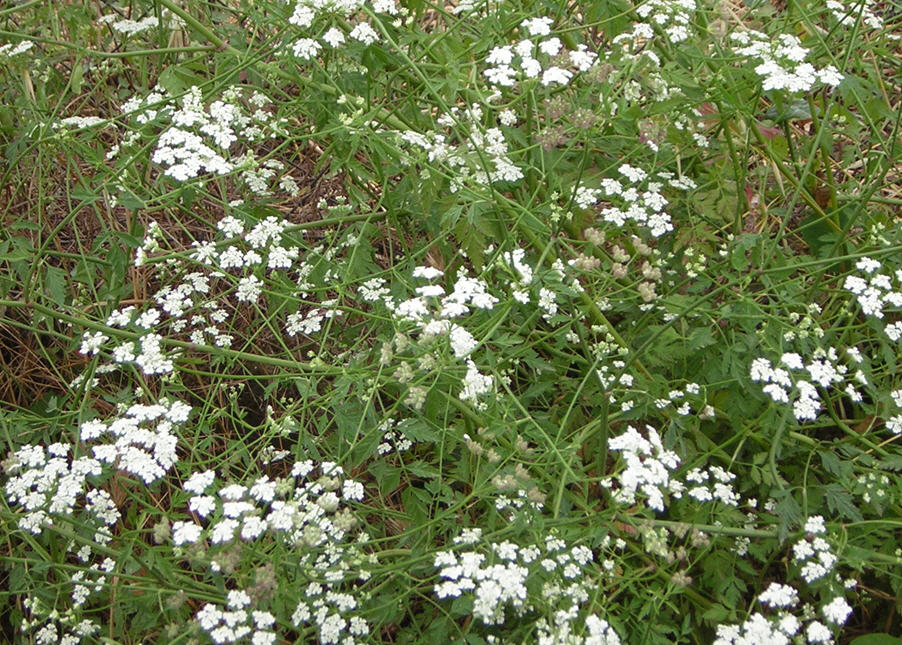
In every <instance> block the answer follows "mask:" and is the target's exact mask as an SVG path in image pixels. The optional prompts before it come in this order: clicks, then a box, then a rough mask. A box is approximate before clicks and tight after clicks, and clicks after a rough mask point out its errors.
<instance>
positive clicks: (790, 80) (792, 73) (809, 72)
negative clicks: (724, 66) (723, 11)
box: [731, 30, 843, 92]
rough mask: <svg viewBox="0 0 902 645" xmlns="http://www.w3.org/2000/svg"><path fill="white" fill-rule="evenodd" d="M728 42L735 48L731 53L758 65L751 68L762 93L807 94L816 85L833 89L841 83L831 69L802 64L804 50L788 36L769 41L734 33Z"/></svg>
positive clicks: (753, 33)
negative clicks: (758, 80)
mask: <svg viewBox="0 0 902 645" xmlns="http://www.w3.org/2000/svg"><path fill="white" fill-rule="evenodd" d="M731 38H732V39H733V40H734V41H735V42H736V44H737V45H739V47H737V48H736V50H735V51H736V53H737V54H739V55H740V56H748V57H750V58H757V59H758V60H759V61H760V62H759V64H758V65H757V66H756V67H755V73H756V74H758V76H761V77H762V78H763V79H764V80H763V82H762V89H764V91H769V90H787V91H789V92H807V91H808V90H810V89H811V88H812V87H814V85H815V83H817V82H818V81H820V82H821V83H823V84H824V85H830V86H833V87H835V86H837V85H839V84H840V82H841V81H842V79H843V76H842V74H840V73H839V71H837V69H836V68H835V67H833V66H832V65H828V66H827V67H825V68H823V69H816V68H815V67H814V65H812V64H811V63H806V62H804V61H805V58H807V56H808V49H806V48H805V47H802V43H801V41H799V39H798V38H796V37H795V36H792V35H790V34H779V35H778V36H777V37H776V38H772V37H770V36H768V35H766V34H763V33H761V32H760V31H755V30H749V31H737V32H734V33H732V34H731Z"/></svg>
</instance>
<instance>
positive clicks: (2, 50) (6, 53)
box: [0, 40, 34, 59]
mask: <svg viewBox="0 0 902 645" xmlns="http://www.w3.org/2000/svg"><path fill="white" fill-rule="evenodd" d="M32 47H34V42H33V41H31V40H20V41H19V42H17V43H15V44H13V43H6V44H5V45H0V59H3V58H13V57H14V56H20V55H22V54H24V53H25V52H27V51H29V50H30V49H31V48H32Z"/></svg>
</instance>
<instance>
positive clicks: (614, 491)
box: [601, 426, 685, 513]
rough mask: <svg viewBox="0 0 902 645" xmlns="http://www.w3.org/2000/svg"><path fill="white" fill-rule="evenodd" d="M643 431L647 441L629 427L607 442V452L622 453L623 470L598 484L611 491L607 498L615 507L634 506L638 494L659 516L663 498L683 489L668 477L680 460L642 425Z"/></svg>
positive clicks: (662, 506)
mask: <svg viewBox="0 0 902 645" xmlns="http://www.w3.org/2000/svg"><path fill="white" fill-rule="evenodd" d="M646 432H647V433H648V439H646V438H645V437H643V436H642V435H640V434H639V432H638V431H637V430H636V429H635V428H633V427H632V426H630V427H628V428H627V429H626V432H624V433H623V434H622V435H619V436H617V437H614V438H612V439H611V440H610V441H609V442H608V448H609V449H610V450H612V451H614V452H619V453H621V454H622V456H623V460H624V462H625V463H626V468H625V469H624V470H622V471H621V472H620V473H619V474H618V475H617V476H616V477H609V478H606V479H604V480H602V482H601V485H602V486H604V487H605V488H608V489H609V490H611V497H612V498H613V500H614V501H615V502H617V503H619V504H628V505H633V504H636V502H637V495H639V494H641V495H642V496H643V497H645V503H646V505H647V506H648V507H649V508H652V509H654V510H656V511H658V512H659V513H663V512H664V495H665V494H666V493H670V494H673V495H675V496H677V497H679V496H680V495H681V494H682V492H683V489H684V488H685V486H684V485H683V483H682V482H680V481H678V480H677V479H674V478H671V476H670V471H672V470H676V468H677V466H679V464H680V458H679V457H678V456H677V454H676V453H675V452H672V451H670V450H665V449H664V446H663V445H662V444H661V437H660V435H658V431H657V430H655V429H654V428H652V427H651V426H646ZM615 484H617V487H616V488H615V487H614V485H615Z"/></svg>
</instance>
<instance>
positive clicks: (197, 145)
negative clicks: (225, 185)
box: [107, 87, 294, 195]
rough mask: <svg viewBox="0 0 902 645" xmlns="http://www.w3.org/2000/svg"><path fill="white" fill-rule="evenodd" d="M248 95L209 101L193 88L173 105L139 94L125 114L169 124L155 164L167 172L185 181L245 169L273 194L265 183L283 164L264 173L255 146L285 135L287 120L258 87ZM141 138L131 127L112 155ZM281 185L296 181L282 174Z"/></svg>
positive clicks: (233, 93) (257, 187) (238, 91)
mask: <svg viewBox="0 0 902 645" xmlns="http://www.w3.org/2000/svg"><path fill="white" fill-rule="evenodd" d="M245 95H246V92H245V91H244V90H243V89H242V88H239V87H231V88H227V89H226V90H225V91H224V92H223V93H222V96H221V97H220V98H219V99H217V100H214V101H212V102H210V103H209V105H207V104H205V103H204V99H203V97H202V95H201V92H200V88H198V87H192V88H190V89H189V90H188V91H187V92H186V93H185V94H184V95H183V96H181V97H180V98H179V99H177V100H176V103H177V105H176V106H173V105H172V103H173V100H171V99H168V98H167V97H166V96H165V95H163V94H162V93H160V92H152V93H150V94H149V95H148V96H146V97H144V98H143V99H142V98H137V97H135V98H132V99H129V100H128V101H126V102H125V103H124V104H123V106H122V113H123V114H125V115H128V116H130V117H132V118H133V119H134V121H135V123H137V124H138V125H144V124H148V123H151V122H155V121H160V122H161V123H168V127H166V129H165V130H164V131H163V132H162V134H160V136H159V138H158V139H157V142H156V147H155V149H154V151H153V154H152V155H151V159H152V161H153V162H154V163H156V164H159V165H161V166H163V167H164V168H165V170H164V172H163V174H164V175H166V176H168V177H171V178H173V179H175V180H176V181H180V182H183V181H188V180H190V179H194V178H196V177H199V176H201V175H202V174H205V173H213V174H216V175H225V174H229V173H231V172H233V171H236V170H242V171H244V176H245V179H246V183H247V185H248V187H249V188H250V189H251V191H252V192H254V193H255V194H260V195H268V194H269V193H270V192H271V190H270V188H269V187H268V186H264V185H263V184H264V183H265V179H270V178H273V177H274V176H275V175H276V174H278V173H277V171H281V169H282V166H281V165H279V164H276V167H275V168H267V167H266V166H265V162H264V164H263V166H262V168H263V170H265V171H266V172H262V174H261V163H260V162H258V160H257V159H256V157H255V155H254V153H253V152H252V150H251V146H253V145H254V144H257V143H259V142H261V141H263V140H265V139H270V138H275V137H277V136H283V135H284V134H285V130H284V127H283V120H280V119H277V118H276V117H275V116H274V115H272V114H271V113H270V112H268V111H266V110H265V109H264V107H265V106H266V105H268V104H269V103H271V101H270V99H269V98H268V97H266V96H264V95H263V94H260V93H258V92H255V93H253V94H251V95H250V96H245ZM139 138H140V132H138V131H137V130H135V131H133V132H130V133H129V134H128V135H126V136H125V137H124V139H123V142H122V144H120V146H117V147H114V148H113V149H112V150H111V151H110V153H109V154H108V155H107V157H108V158H112V157H114V156H116V155H117V154H118V153H119V150H120V147H121V146H128V145H132V144H134V143H136V142H137V141H138V139H139ZM236 146H237V147H236ZM239 148H240V149H239ZM233 150H234V151H233ZM288 179H290V178H288ZM279 184H280V185H281V184H284V185H285V186H287V187H289V188H290V186H291V185H294V182H293V180H291V181H286V178H285V177H282V178H281V179H280V180H279Z"/></svg>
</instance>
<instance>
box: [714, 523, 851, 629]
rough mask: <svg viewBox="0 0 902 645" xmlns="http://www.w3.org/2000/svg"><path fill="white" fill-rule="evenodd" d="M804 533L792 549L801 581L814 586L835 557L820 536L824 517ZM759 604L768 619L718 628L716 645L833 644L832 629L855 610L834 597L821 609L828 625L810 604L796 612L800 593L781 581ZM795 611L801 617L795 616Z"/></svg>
mask: <svg viewBox="0 0 902 645" xmlns="http://www.w3.org/2000/svg"><path fill="white" fill-rule="evenodd" d="M805 531H806V533H807V535H806V536H804V537H802V538H801V539H800V540H799V541H798V542H796V544H795V545H794V546H793V560H794V562H795V563H796V564H802V568H801V576H802V579H803V580H805V582H806V583H808V584H812V583H814V582H817V581H818V580H821V579H823V578H824V577H825V576H826V575H827V574H828V573H829V572H831V571H832V570H833V568H834V566H835V564H836V556H835V555H834V554H833V553H832V551H831V550H830V545H829V544H828V543H827V541H826V540H825V539H824V538H823V537H820V536H821V535H823V534H824V533H825V532H826V528H825V526H824V518H823V517H821V516H819V515H815V516H813V517H810V518H808V520H807V521H806V522H805ZM834 582H836V583H837V586H840V587H842V586H843V585H841V584H839V583H840V582H841V581H840V579H839V578H838V577H836V578H835V580H834ZM830 595H831V596H832V594H830ZM758 602H760V603H761V604H762V605H764V606H765V607H767V608H769V609H770V610H771V611H770V612H768V615H767V616H765V615H762V614H761V613H758V612H755V613H753V614H752V615H751V616H749V618H747V619H746V620H745V622H743V623H742V624H741V625H720V626H718V628H717V638H716V639H715V641H714V645H751V644H752V643H774V644H775V645H783V644H785V645H789V644H790V643H801V642H806V643H812V644H814V643H830V644H832V643H833V642H834V640H833V629H835V628H837V627H841V626H842V625H843V624H844V623H845V622H846V620H847V619H848V617H849V615H850V614H851V613H852V607H850V606H849V603H848V602H846V599H845V598H844V597H843V596H842V595H836V596H832V597H831V598H830V600H829V601H827V602H825V603H823V604H822V605H821V606H820V613H821V615H822V616H823V618H824V621H825V622H826V623H827V625H825V624H824V623H823V622H821V621H820V620H817V619H816V616H817V614H816V613H815V611H814V609H813V608H812V607H811V606H810V605H803V606H802V607H800V608H798V609H796V608H797V607H798V605H799V594H798V591H797V590H796V589H795V588H794V587H792V586H790V585H787V584H782V583H778V582H772V583H771V584H770V585H769V586H768V587H767V589H765V590H764V591H763V592H761V593H760V594H759V595H758ZM794 609H795V611H796V613H797V614H799V615H795V614H794V613H792V610H794ZM800 617H801V618H800ZM806 621H807V625H806V624H805V622H806ZM828 625H832V626H833V628H831V627H828Z"/></svg>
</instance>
